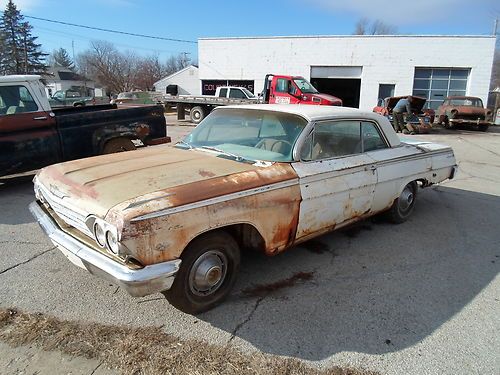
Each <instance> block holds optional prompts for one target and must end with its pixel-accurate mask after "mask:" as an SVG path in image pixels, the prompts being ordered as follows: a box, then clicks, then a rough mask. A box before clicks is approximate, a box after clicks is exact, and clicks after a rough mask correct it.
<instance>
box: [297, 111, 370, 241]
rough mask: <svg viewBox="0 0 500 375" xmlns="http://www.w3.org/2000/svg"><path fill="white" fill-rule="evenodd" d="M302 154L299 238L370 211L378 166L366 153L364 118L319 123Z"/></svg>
mask: <svg viewBox="0 0 500 375" xmlns="http://www.w3.org/2000/svg"><path fill="white" fill-rule="evenodd" d="M300 154H301V155H300V156H301V157H300V158H301V161H300V162H297V163H294V164H293V167H294V169H295V171H296V173H297V175H298V177H299V184H300V191H301V195H302V201H301V204H300V213H299V222H298V227H297V234H296V239H300V238H307V237H309V236H310V235H311V236H312V235H314V234H317V233H318V232H324V231H328V230H331V229H333V228H335V226H337V225H339V224H342V223H345V222H348V221H351V220H354V219H356V218H358V217H361V216H364V215H368V213H369V212H370V211H371V208H372V201H373V195H374V191H375V184H376V181H377V170H376V167H375V163H374V160H373V159H372V158H370V157H369V156H368V155H366V154H365V153H363V152H362V140H361V121H359V120H341V121H322V122H318V123H316V124H315V126H314V129H313V131H312V132H311V134H310V135H309V136H308V138H307V139H306V141H305V143H304V145H303V146H302V148H301V152H300Z"/></svg>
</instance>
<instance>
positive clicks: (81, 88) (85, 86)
mask: <svg viewBox="0 0 500 375" xmlns="http://www.w3.org/2000/svg"><path fill="white" fill-rule="evenodd" d="M43 79H44V80H45V83H46V86H45V91H46V94H47V96H52V95H53V94H54V93H55V92H56V91H66V90H73V91H78V92H80V93H81V94H82V95H89V96H93V91H94V89H95V82H94V81H91V80H90V79H88V78H85V77H83V76H81V75H79V74H77V73H75V72H74V71H72V70H71V69H68V68H65V67H61V66H53V67H51V68H49V71H48V74H45V75H43Z"/></svg>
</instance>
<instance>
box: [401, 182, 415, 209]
mask: <svg viewBox="0 0 500 375" xmlns="http://www.w3.org/2000/svg"><path fill="white" fill-rule="evenodd" d="M413 199H414V196H413V191H412V189H411V188H410V187H408V186H406V187H405V189H404V190H403V192H402V193H401V195H400V196H399V200H398V202H399V208H400V209H401V210H402V211H406V210H407V209H408V208H410V206H411V204H412V203H413Z"/></svg>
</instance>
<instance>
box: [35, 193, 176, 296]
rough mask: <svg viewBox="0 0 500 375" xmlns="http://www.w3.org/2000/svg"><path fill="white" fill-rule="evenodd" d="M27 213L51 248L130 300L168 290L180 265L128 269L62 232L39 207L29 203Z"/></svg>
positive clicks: (156, 265)
mask: <svg viewBox="0 0 500 375" xmlns="http://www.w3.org/2000/svg"><path fill="white" fill-rule="evenodd" d="M29 210H30V212H31V214H32V215H33V216H34V217H35V219H36V220H37V221H38V223H39V224H40V226H41V227H42V229H43V230H44V231H45V233H47V235H48V236H49V238H50V240H51V241H52V242H53V243H54V245H56V246H57V247H58V248H59V249H60V250H61V251H62V252H63V254H64V255H65V256H66V257H67V258H68V259H69V260H70V261H71V262H73V263H74V264H75V265H77V266H79V267H82V268H85V269H86V270H87V271H89V272H90V273H91V274H93V275H96V276H99V277H101V278H103V279H106V280H108V281H110V282H112V283H113V284H115V285H118V286H120V287H122V288H123V289H125V290H126V291H127V292H128V293H129V294H130V295H132V296H134V297H143V296H147V295H149V294H153V293H157V292H161V291H164V290H168V289H170V288H171V286H172V283H173V282H174V278H175V275H176V273H177V271H178V270H179V267H180V264H181V260H180V259H177V260H172V261H169V262H164V263H158V264H153V265H150V266H146V267H144V268H140V269H131V268H128V267H127V266H125V265H123V264H120V263H118V262H116V261H114V260H113V259H111V258H108V257H107V256H105V255H103V254H101V253H99V252H98V251H96V250H94V249H92V248H91V247H89V246H87V245H86V244H84V243H83V242H81V241H79V240H77V239H76V238H74V237H72V236H70V235H69V234H67V233H66V232H64V231H63V230H62V229H61V228H60V227H59V226H58V225H57V223H56V222H55V221H54V219H53V218H52V217H51V216H50V215H49V214H48V213H47V212H46V211H45V210H44V208H42V206H41V205H40V203H38V202H36V201H35V202H32V203H31V204H30V205H29Z"/></svg>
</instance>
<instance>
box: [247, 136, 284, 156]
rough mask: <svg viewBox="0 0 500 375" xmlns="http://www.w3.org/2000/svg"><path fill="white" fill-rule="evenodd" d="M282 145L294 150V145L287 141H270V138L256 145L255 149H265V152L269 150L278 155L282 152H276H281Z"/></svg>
mask: <svg viewBox="0 0 500 375" xmlns="http://www.w3.org/2000/svg"><path fill="white" fill-rule="evenodd" d="M282 144H284V145H286V146H288V147H289V148H290V149H291V148H292V144H291V143H290V142H288V141H285V140H282V139H270V138H265V139H261V140H260V141H259V142H258V143H257V144H256V145H255V147H256V148H260V149H263V150H267V151H273V152H277V153H279V154H281V152H279V151H276V150H279V149H280V145H282Z"/></svg>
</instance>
